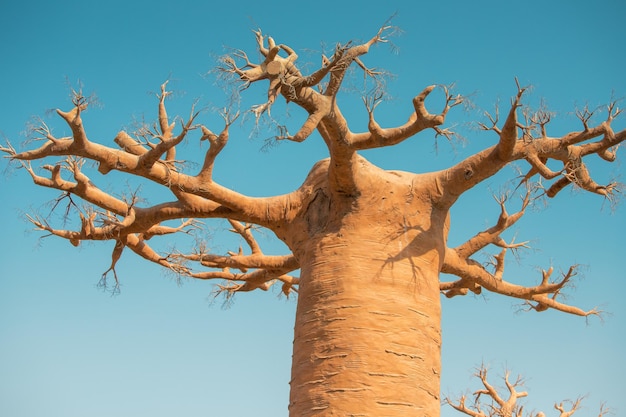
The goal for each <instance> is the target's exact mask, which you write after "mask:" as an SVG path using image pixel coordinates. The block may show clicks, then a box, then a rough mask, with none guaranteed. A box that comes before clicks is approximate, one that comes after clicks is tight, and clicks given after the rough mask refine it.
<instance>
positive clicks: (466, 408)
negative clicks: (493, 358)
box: [443, 365, 611, 417]
mask: <svg viewBox="0 0 626 417" xmlns="http://www.w3.org/2000/svg"><path fill="white" fill-rule="evenodd" d="M475 376H476V378H478V379H479V380H480V382H481V385H482V388H480V389H478V390H476V391H475V392H474V393H473V394H472V396H473V401H468V397H467V395H461V396H460V397H459V398H458V399H457V400H453V399H452V398H450V397H445V398H444V400H443V402H444V404H446V405H449V406H450V407H452V408H454V409H455V410H457V411H459V412H461V413H462V414H465V415H468V416H471V417H547V416H550V413H548V414H545V413H544V412H542V411H537V412H535V411H529V412H526V411H524V406H523V405H522V404H520V402H519V400H520V399H521V398H525V397H527V396H528V392H527V391H518V389H519V388H521V387H523V385H524V380H523V378H522V377H521V376H519V375H518V376H517V378H516V379H515V381H511V380H510V378H509V377H510V373H509V372H508V371H506V372H505V374H504V376H503V377H502V381H503V382H504V385H505V387H506V391H505V392H504V393H503V392H502V390H498V388H497V387H495V386H494V385H492V384H491V383H490V382H489V381H488V379H487V367H486V366H485V365H482V366H481V367H480V368H478V369H477V371H476V373H475ZM485 398H486V399H485ZM583 399H584V398H583V397H578V398H576V399H575V400H573V401H572V400H565V401H562V402H560V403H555V404H554V409H555V410H557V411H556V412H555V413H553V414H552V415H553V416H554V417H570V416H573V415H574V414H575V413H576V412H577V411H579V409H580V406H581V403H582V401H583ZM468 402H470V403H469V404H468ZM557 412H558V414H556V413H557ZM610 412H611V410H610V409H608V408H607V407H605V405H604V404H602V405H601V406H600V410H599V412H598V415H597V417H603V416H606V415H607V414H609V413H610Z"/></svg>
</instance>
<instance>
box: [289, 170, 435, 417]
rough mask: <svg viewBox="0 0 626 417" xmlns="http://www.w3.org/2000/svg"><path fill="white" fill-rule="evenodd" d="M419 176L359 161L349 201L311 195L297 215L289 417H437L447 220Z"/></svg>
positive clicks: (325, 194)
mask: <svg viewBox="0 0 626 417" xmlns="http://www.w3.org/2000/svg"><path fill="white" fill-rule="evenodd" d="M419 179H420V177H417V176H409V175H405V174H399V173H389V172H385V171H383V170H380V169H378V168H376V167H374V166H372V165H369V164H367V163H365V162H363V166H361V168H360V169H359V170H358V174H357V178H356V183H357V188H358V192H357V193H355V195H353V196H344V197H343V198H339V197H337V198H331V197H328V194H331V195H332V193H330V192H329V191H328V189H323V188H321V189H318V191H317V193H316V194H315V195H314V196H313V197H312V199H311V203H310V204H309V205H308V209H307V212H306V213H305V214H304V215H303V216H301V217H300V218H301V219H305V220H304V221H305V222H306V223H308V224H309V226H310V230H309V239H307V240H306V241H301V245H302V246H301V247H298V248H294V249H295V250H294V253H296V254H297V255H296V256H298V254H300V256H299V262H300V265H301V275H300V285H299V294H298V307H297V311H296V323H295V335H294V347H293V364H292V377H291V382H290V384H291V395H290V405H289V410H290V414H289V415H290V416H293V417H296V416H297V417H306V416H322V415H323V416H407V415H420V416H425V417H427V416H431V417H432V416H438V415H439V410H440V401H439V374H440V347H441V334H440V333H441V330H440V329H441V327H440V318H441V314H440V293H439V280H438V272H439V268H440V266H441V258H442V249H443V248H444V244H445V229H446V226H445V225H446V213H445V211H443V210H441V211H437V210H434V209H433V207H434V206H433V204H432V202H431V201H427V199H426V201H425V199H423V198H422V199H419V198H414V195H413V192H414V191H415V188H416V186H417V188H421V186H426V185H427V184H428V183H430V185H432V182H430V181H427V178H422V180H421V181H420V180H419ZM420 184H421V186H420ZM318 185H319V184H318ZM381 186H382V188H381ZM381 190H384V191H382V192H381ZM420 192H421V191H417V193H420ZM420 195H422V196H423V195H424V194H423V192H422V193H421V194H420ZM348 207H349V208H350V210H348Z"/></svg>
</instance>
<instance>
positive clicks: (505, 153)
mask: <svg viewBox="0 0 626 417" xmlns="http://www.w3.org/2000/svg"><path fill="white" fill-rule="evenodd" d="M391 30H393V28H391V27H383V28H381V29H380V30H379V31H378V33H376V35H375V36H373V37H372V38H371V39H369V40H368V41H366V42H363V43H347V44H341V45H337V46H336V48H335V49H334V51H333V53H332V54H329V56H322V60H321V65H320V67H319V69H317V70H315V71H313V72H311V73H309V74H308V75H305V74H303V72H301V66H300V63H299V62H298V55H297V53H296V52H295V50H294V49H292V48H291V47H289V46H287V45H285V44H279V43H276V42H275V41H274V39H272V38H271V37H268V36H265V35H263V34H262V33H261V31H257V32H255V35H256V47H257V50H258V53H259V56H260V61H259V62H255V61H254V60H253V59H251V58H250V57H249V56H248V55H247V54H246V53H245V52H243V51H236V52H234V53H233V54H231V55H229V56H226V57H224V58H223V59H221V61H220V64H219V68H218V69H219V71H220V73H221V74H222V75H224V76H226V77H231V78H233V79H235V80H237V81H239V82H241V83H242V87H243V88H245V87H248V86H250V85H252V84H254V83H257V82H260V81H268V82H269V87H268V89H267V100H266V101H265V102H264V103H263V104H260V105H257V106H254V107H253V108H252V109H251V110H250V112H251V114H253V115H254V116H255V118H257V120H260V119H261V118H264V117H269V116H271V109H272V106H273V104H274V103H275V101H276V100H277V99H278V98H279V97H282V98H284V99H285V100H286V101H288V102H292V103H294V104H295V105H297V106H298V107H300V108H302V109H303V110H304V111H305V112H306V114H307V116H306V118H305V120H304V121H303V122H302V123H301V125H299V126H300V127H299V129H297V131H295V132H290V131H289V129H287V128H284V127H281V128H280V129H279V131H278V134H277V136H276V140H282V141H292V142H303V141H305V140H307V139H308V140H318V138H321V139H322V140H323V141H324V143H325V145H326V147H327V149H328V155H329V156H328V158H326V159H323V160H321V161H319V162H317V163H316V164H315V165H314V166H313V167H312V168H311V170H310V172H309V174H308V176H307V177H306V179H305V180H304V182H303V183H302V185H301V186H300V187H299V188H297V189H296V190H294V191H292V192H289V193H287V194H284V195H277V196H269V197H256V196H255V197H252V196H247V195H244V194H242V193H239V192H237V191H236V190H234V189H231V188H229V187H226V186H224V185H222V184H220V183H218V182H217V181H216V180H215V179H214V177H213V171H214V167H215V165H216V164H217V163H218V161H219V155H220V152H222V150H223V149H224V148H225V146H226V145H227V144H228V140H229V129H230V127H231V126H232V125H233V123H234V122H235V121H236V120H237V119H238V117H239V116H240V113H239V112H238V111H237V110H236V109H234V108H227V109H225V110H224V111H223V112H222V116H223V119H224V127H223V129H222V130H221V131H220V132H219V133H214V132H213V131H212V130H211V129H210V128H209V127H208V126H205V125H204V124H202V123H201V122H200V120H199V119H200V115H201V112H197V111H196V110H195V109H192V111H191V113H190V115H189V117H187V118H185V119H183V121H182V122H180V123H176V120H179V119H177V118H172V117H170V115H169V114H168V112H167V108H166V107H167V106H166V98H167V96H168V94H169V91H168V90H167V84H164V85H163V86H161V90H160V93H159V94H158V100H157V101H158V111H157V122H156V123H155V125H154V127H153V128H152V129H143V130H142V131H140V132H128V131H120V132H119V133H118V134H117V135H116V136H115V138H114V139H113V142H114V143H115V145H113V144H111V145H106V144H102V143H98V142H96V141H94V140H92V139H91V138H90V137H89V136H88V133H87V132H88V131H89V129H88V127H87V125H86V124H84V123H83V113H84V112H85V110H86V109H87V108H88V106H89V104H90V100H89V97H86V96H84V95H83V94H82V92H81V91H80V90H78V91H75V92H74V95H73V103H72V104H73V106H72V108H71V109H69V110H67V111H61V110H58V111H57V113H58V115H59V116H60V117H61V119H62V120H63V121H64V122H65V123H66V124H67V126H68V127H69V129H70V131H71V134H70V135H69V136H68V137H57V136H55V135H54V134H53V132H52V130H51V129H49V128H48V126H47V125H45V124H41V125H40V126H38V127H37V128H36V129H35V132H36V133H37V138H38V139H41V140H42V141H43V143H42V145H41V146H40V147H38V148H36V149H31V150H26V151H20V152H18V151H17V150H16V149H15V148H14V147H13V146H12V145H11V144H7V145H5V146H4V147H3V148H2V150H3V151H4V152H5V153H6V154H7V155H8V157H9V158H10V159H11V160H13V161H15V162H16V163H18V164H21V166H22V167H23V168H25V169H26V170H27V171H28V172H29V174H30V175H31V177H32V179H33V181H34V182H35V184H37V185H39V186H43V187H48V188H51V189H55V190H58V191H60V192H61V197H60V198H66V199H67V201H69V203H68V204H69V207H70V208H73V209H75V212H76V213H77V221H76V224H77V227H76V229H71V228H66V227H65V226H62V227H58V226H55V225H53V224H51V223H50V222H49V221H48V220H47V219H46V218H44V217H41V216H37V215H36V214H33V215H30V216H29V219H30V221H31V222H32V223H33V224H34V225H35V226H36V227H37V228H38V229H40V230H42V231H44V232H47V233H49V234H52V235H55V236H58V237H60V238H63V239H66V240H69V242H70V243H71V244H73V245H74V246H78V245H80V244H81V242H84V241H113V242H115V246H114V249H113V252H112V256H111V264H110V267H109V268H108V270H107V271H106V272H105V273H104V274H103V280H104V281H106V280H107V278H108V279H113V280H114V281H115V283H117V279H118V278H117V271H116V263H117V261H118V259H119V258H120V256H121V254H122V252H123V251H124V250H127V251H128V250H129V251H132V252H134V253H136V254H137V255H139V256H141V257H142V258H144V259H146V260H148V261H150V262H153V263H156V264H158V265H161V266H162V267H164V268H165V269H166V270H168V271H172V272H174V273H175V274H177V275H179V276H182V277H189V278H194V279H200V280H213V279H215V280H220V283H219V284H218V286H217V289H218V291H219V292H222V293H223V294H225V295H226V296H227V297H230V296H232V295H233V294H236V293H238V292H243V291H253V290H258V289H260V290H268V289H269V288H270V287H272V286H273V285H277V286H280V288H281V291H282V292H283V293H284V294H286V295H290V294H296V293H297V303H298V304H297V311H296V318H295V330H294V344H293V362H292V374H291V381H290V385H291V393H290V402H289V411H290V415H291V416H298V417H304V416H315V415H324V416H328V415H337V416H345V415H385V416H406V415H420V416H438V415H439V410H440V394H439V379H440V377H439V374H440V362H441V359H440V346H441V325H440V311H441V296H442V294H443V295H444V296H445V297H450V298H451V297H454V296H460V295H465V294H468V293H470V292H471V293H475V294H478V293H480V292H481V291H490V292H493V293H497V294H502V295H505V296H509V297H513V298H517V299H519V300H521V301H522V302H523V303H525V305H526V306H527V307H528V308H529V309H533V310H535V311H538V312H541V311H544V310H548V309H554V310H559V311H562V312H564V313H568V314H575V315H580V316H589V315H595V314H598V313H599V312H598V310H596V309H590V310H584V309H581V308H579V307H576V306H573V305H569V304H567V303H565V302H563V300H562V298H561V297H560V295H561V291H562V290H563V288H564V287H565V286H567V285H568V283H570V281H571V280H572V278H574V277H575V276H576V267H574V266H573V267H571V268H570V269H569V270H568V271H567V272H565V273H564V274H562V275H561V276H558V277H556V276H555V275H556V274H554V273H553V270H552V269H551V268H548V269H546V270H545V271H543V274H542V275H541V276H539V277H538V280H537V284H536V285H533V286H524V285H520V284H517V283H515V282H512V281H509V280H507V279H506V278H505V276H504V265H505V256H506V255H507V253H509V252H510V251H514V250H516V249H519V248H521V247H522V246H524V245H525V244H524V243H523V242H522V243H520V242H515V241H506V240H505V238H504V237H503V233H504V232H505V231H507V230H508V229H509V228H510V227H511V226H512V225H514V224H515V223H516V222H517V221H518V220H519V219H520V218H521V217H522V216H523V215H524V213H525V210H526V209H527V208H528V207H529V206H530V205H531V204H532V202H533V201H534V200H535V199H536V198H539V197H545V196H547V197H549V198H552V197H555V196H557V195H558V194H559V192H560V191H562V190H563V189H564V188H566V187H568V186H570V185H571V186H574V187H578V188H580V189H582V190H585V191H588V192H591V193H595V194H598V195H599V196H601V197H602V198H607V199H612V198H613V197H614V193H615V191H616V190H617V189H618V184H615V183H610V184H608V185H600V184H598V183H596V181H594V179H593V178H592V177H591V175H590V173H589V171H588V169H587V167H586V164H585V162H584V161H585V158H586V157H587V156H589V155H598V156H600V157H601V158H602V159H603V160H605V161H607V162H612V161H614V160H615V158H616V151H617V147H618V145H619V144H620V143H621V142H622V141H623V140H624V139H625V138H626V130H621V131H618V132H615V131H614V130H613V128H612V122H613V120H614V118H615V117H616V116H617V115H618V114H619V109H618V108H617V106H616V105H615V103H611V104H609V105H608V106H607V110H608V111H607V117H606V119H605V120H604V121H602V122H601V123H599V124H594V123H592V121H591V117H592V115H593V112H592V111H588V110H586V109H584V110H581V111H579V112H578V116H579V119H580V122H581V126H580V130H577V131H572V132H571V133H568V134H566V135H564V136H561V137H551V136H549V134H548V127H549V123H550V120H551V117H552V116H551V114H550V113H549V112H547V111H545V110H543V109H540V110H537V111H531V110H530V109H528V108H527V106H525V105H524V104H523V99H524V95H525V92H526V88H524V87H523V86H521V85H520V84H519V83H518V84H517V91H516V93H515V94H514V97H513V98H512V100H511V104H510V107H509V108H508V109H507V111H506V112H505V113H506V116H505V117H504V118H503V120H500V117H499V114H498V113H496V114H494V115H492V116H490V117H488V119H489V122H488V123H482V124H481V125H480V126H481V127H482V129H484V130H485V131H488V132H491V133H492V134H494V137H496V138H497V140H496V142H495V144H493V146H490V147H488V148H486V149H484V150H482V151H480V152H477V153H476V154H474V155H471V156H469V157H468V158H466V159H464V160H463V161H461V162H459V163H457V164H455V165H453V166H451V167H449V168H447V169H445V170H441V171H437V172H423V173H409V172H401V171H389V170H384V169H382V168H379V167H377V166H375V165H374V164H372V163H370V162H369V161H368V160H367V159H365V158H364V157H363V156H362V155H361V154H360V153H359V152H360V151H363V150H367V149H373V148H380V147H387V146H393V145H396V144H399V143H401V142H402V141H404V140H407V139H409V138H412V137H413V136H415V135H417V134H418V133H420V132H422V131H425V130H430V131H433V132H434V133H435V134H436V135H438V136H443V137H451V136H452V135H453V132H452V131H451V130H449V129H448V128H446V127H445V121H446V116H447V115H448V113H449V111H450V110H452V109H453V108H454V107H456V106H458V105H460V104H461V103H463V100H464V98H463V97H462V96H460V95H455V94H453V93H452V91H451V89H450V88H448V87H437V86H427V87H426V88H424V89H423V90H422V91H421V92H419V93H418V94H417V95H416V96H415V97H414V99H413V100H412V108H411V109H410V111H408V113H409V114H408V120H407V121H406V123H404V124H402V125H400V126H397V127H382V126H381V125H379V123H378V122H377V120H376V117H375V110H376V108H377V106H379V105H380V104H381V102H382V101H383V94H382V93H381V91H382V90H381V89H380V88H375V89H374V90H373V92H372V93H371V94H370V95H368V96H367V97H365V99H364V104H365V105H364V111H365V112H366V114H367V116H368V122H367V125H366V126H362V127H361V128H360V130H359V131H356V130H357V129H359V128H358V127H355V126H350V125H349V121H348V120H347V119H346V118H345V117H344V116H343V114H342V112H341V109H340V103H339V100H338V96H339V94H340V92H341V91H343V90H342V84H343V82H344V80H345V79H346V75H347V74H348V72H349V71H351V70H352V69H356V70H362V71H364V73H365V76H366V77H369V78H370V79H372V80H374V84H375V85H376V86H377V87H382V84H378V83H377V81H378V80H379V79H380V78H379V77H381V76H382V74H381V73H380V72H378V71H376V70H373V69H371V68H369V67H367V66H366V65H365V63H364V62H363V61H362V60H361V58H362V57H363V56H364V55H366V54H367V53H368V51H369V49H370V48H371V47H372V46H374V45H375V44H378V43H383V42H386V41H387V40H388V39H387V37H388V35H389V31H391ZM435 90H438V92H441V93H443V97H444V100H443V103H444V104H443V108H442V109H441V111H440V112H431V110H429V109H428V108H427V107H428V106H427V105H426V100H427V98H428V97H429V96H430V95H431V94H432V93H433V91H435ZM353 129H354V131H353ZM314 132H316V134H315V135H314V136H313V137H312V135H313V133H314ZM193 135H196V137H197V138H198V140H199V141H206V142H207V143H208V149H207V150H206V152H205V154H204V159H203V161H200V164H199V168H198V169H197V170H195V171H194V172H189V171H190V169H189V168H188V166H187V165H184V164H181V163H180V162H181V161H178V160H177V159H176V151H177V148H178V147H179V146H181V145H182V144H183V143H184V142H188V141H189V138H190V137H192V136H193ZM40 160H41V161H43V160H46V161H49V160H54V162H50V163H45V164H44V165H42V166H41V168H43V169H44V170H45V171H46V172H47V174H46V175H40V174H38V172H39V171H36V170H35V168H33V166H32V162H33V161H40ZM517 161H525V162H526V163H527V165H528V168H527V171H526V172H525V174H523V175H522V176H521V177H520V179H519V187H518V190H522V192H521V196H522V199H521V206H520V208H519V210H518V211H516V212H515V213H513V214H510V213H509V212H508V211H507V209H506V203H507V201H508V198H507V196H504V197H499V198H498V203H499V205H500V208H501V212H500V216H499V218H498V219H496V221H495V222H494V224H493V226H491V227H489V228H487V229H485V230H484V231H482V232H480V233H477V234H476V235H474V236H473V237H471V238H470V239H468V240H467V241H466V242H464V243H462V244H460V245H458V246H456V247H448V245H447V236H448V231H449V228H450V225H451V223H450V215H449V213H450V209H451V207H452V206H453V205H454V204H455V202H456V201H457V200H458V198H459V197H460V196H461V195H463V193H465V192H466V191H468V190H470V189H472V188H473V187H475V186H476V185H477V184H480V183H481V182H483V181H485V180H486V179H488V178H490V177H491V176H493V175H494V174H496V173H498V172H499V171H501V170H502V169H503V168H505V167H507V166H508V165H510V164H512V163H514V162H517ZM86 162H92V163H95V165H96V166H97V175H102V176H104V175H106V174H108V173H110V172H112V171H119V172H121V173H124V174H127V175H128V176H130V177H136V178H141V179H145V180H148V181H150V182H152V183H155V184H158V185H161V186H163V187H164V189H165V190H167V191H168V193H169V195H170V197H169V200H164V201H162V202H159V203H158V204H155V205H148V204H145V203H143V201H142V200H141V198H140V197H141V196H140V195H139V193H138V192H136V193H132V194H131V195H128V196H123V197H120V196H117V195H115V194H113V193H112V192H108V191H106V190H105V188H102V187H100V186H98V184H97V183H98V182H99V181H98V180H96V179H94V178H90V177H89V176H88V175H87V173H88V172H89V165H90V164H89V163H86ZM94 174H95V173H94ZM79 200H81V201H82V202H83V203H82V204H79V203H78V201H79ZM199 219H226V220H227V221H228V222H229V223H230V225H231V226H232V230H233V231H234V232H235V233H237V234H239V235H240V236H241V238H242V239H243V241H244V242H245V243H246V244H247V250H245V251H244V250H243V249H240V250H239V251H233V252H230V253H227V254H220V253H213V252H211V251H210V250H208V245H206V244H204V243H203V242H202V241H200V240H197V239H196V240H193V242H194V247H193V249H191V250H189V251H181V250H176V251H174V250H172V251H169V252H166V253H164V252H160V251H158V250H157V249H156V247H155V246H154V244H153V242H155V241H158V239H159V238H165V239H167V238H168V236H172V235H174V234H181V233H188V234H189V235H193V231H194V230H195V229H196V228H198V227H200V225H199ZM173 221H180V222H179V223H176V224H174V223H172V222H173ZM257 227H260V228H265V229H267V230H270V231H271V232H273V233H274V234H275V235H276V237H277V238H278V239H280V240H281V241H282V242H284V243H285V245H286V247H288V248H289V250H290V251H291V253H288V254H285V255H282V256H278V255H267V254H265V253H264V252H263V250H262V248H261V247H260V245H259V244H258V242H257V240H256V238H255V234H254V230H255V228H257ZM492 247H495V248H497V251H498V253H497V254H496V255H495V256H494V257H493V262H491V263H490V264H488V265H483V264H481V263H480V262H478V261H477V260H476V256H477V254H479V253H481V252H483V251H484V250H487V249H488V248H492ZM442 274H445V276H454V277H456V278H454V279H451V280H449V281H448V280H446V281H443V280H441V276H442ZM111 276H112V277H113V278H111Z"/></svg>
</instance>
